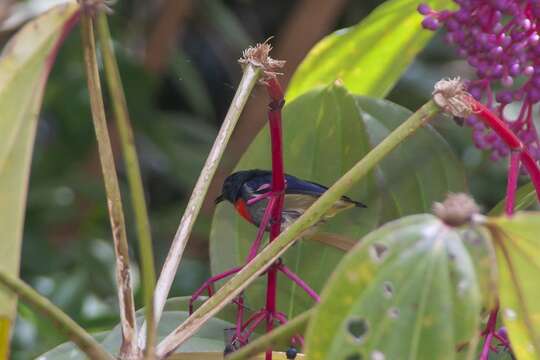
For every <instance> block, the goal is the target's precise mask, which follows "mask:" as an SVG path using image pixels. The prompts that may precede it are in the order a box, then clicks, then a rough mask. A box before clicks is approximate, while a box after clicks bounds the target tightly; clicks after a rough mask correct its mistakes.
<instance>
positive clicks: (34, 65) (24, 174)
mask: <svg viewBox="0 0 540 360" xmlns="http://www.w3.org/2000/svg"><path fill="white" fill-rule="evenodd" d="M78 10H79V6H78V5H77V4H76V3H75V2H70V3H68V4H65V5H60V6H57V7H55V8H53V9H52V10H49V11H48V12H46V13H44V14H42V15H40V16H39V17H38V18H36V19H34V20H32V21H30V22H29V23H28V24H26V25H25V26H24V27H23V28H22V29H21V30H20V31H19V32H18V33H17V34H16V35H15V36H14V37H13V38H12V39H11V40H10V42H9V43H8V44H7V45H6V46H5V48H4V51H3V53H2V56H1V58H0V229H2V241H0V254H1V257H0V269H1V270H2V271H5V272H6V273H8V274H11V275H18V274H19V260H20V249H21V241H22V232H23V231H22V230H23V225H24V214H25V208H26V192H27V186H28V179H29V177H30V163H31V159H32V148H33V146H34V138H35V134H36V126H37V120H38V117H37V116H38V114H39V109H40V107H41V101H42V98H43V93H44V89H45V84H46V82H47V76H48V74H49V72H50V70H51V67H52V65H53V63H54V58H55V56H56V52H57V50H58V47H59V46H60V44H61V42H62V40H63V38H64V37H65V36H66V35H67V33H68V32H69V30H70V29H71V27H72V26H73V24H74V23H75V21H76V20H77V16H78ZM15 299H16V298H15V296H14V295H13V294H8V293H6V292H5V291H3V290H1V289H0V358H4V357H7V350H8V344H9V333H10V331H9V328H10V323H11V320H12V319H13V317H14V313H15Z"/></svg>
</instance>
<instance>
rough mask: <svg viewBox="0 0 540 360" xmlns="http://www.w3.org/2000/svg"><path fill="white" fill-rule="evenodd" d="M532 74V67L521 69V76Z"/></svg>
mask: <svg viewBox="0 0 540 360" xmlns="http://www.w3.org/2000/svg"><path fill="white" fill-rule="evenodd" d="M532 74H534V66H531V65H529V66H526V67H525V69H523V75H526V76H531V75H532Z"/></svg>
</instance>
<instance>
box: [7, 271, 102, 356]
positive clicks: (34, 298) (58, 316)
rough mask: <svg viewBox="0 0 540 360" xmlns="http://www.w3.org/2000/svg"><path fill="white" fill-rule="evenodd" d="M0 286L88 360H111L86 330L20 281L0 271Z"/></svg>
mask: <svg viewBox="0 0 540 360" xmlns="http://www.w3.org/2000/svg"><path fill="white" fill-rule="evenodd" d="M0 284H2V285H3V286H5V287H6V288H8V289H9V290H11V291H12V292H13V293H15V294H17V295H18V296H19V297H20V298H21V299H22V300H23V301H24V302H26V303H27V304H29V305H30V306H32V307H34V308H35V309H36V310H37V311H39V312H40V313H41V314H43V315H44V316H45V317H46V318H48V319H49V320H51V322H53V323H54V325H55V326H56V327H57V328H58V329H59V330H60V331H61V332H62V333H64V334H65V335H66V336H67V337H68V338H69V339H70V340H71V341H73V342H74V343H75V344H76V345H77V346H78V347H79V349H81V351H82V352H84V353H85V354H87V355H88V357H89V358H90V359H97V360H101V359H103V360H112V356H111V355H110V354H109V353H107V351H105V349H104V348H103V347H102V346H101V345H100V344H99V343H98V342H97V341H96V340H95V339H94V338H93V337H92V336H91V335H90V334H88V333H87V332H86V330H84V329H83V328H82V327H80V326H79V324H77V323H76V322H75V321H73V319H72V318H70V317H69V316H68V315H67V314H66V313H64V312H63V311H62V310H61V309H60V308H58V307H57V306H56V305H54V304H53V303H52V302H50V301H49V300H48V299H47V298H45V297H43V296H42V295H41V294H39V293H38V292H37V291H35V290H34V289H32V288H31V287H30V286H28V285H27V284H26V283H24V282H23V281H22V280H20V279H18V278H16V277H13V276H11V275H9V274H7V273H6V272H4V271H0Z"/></svg>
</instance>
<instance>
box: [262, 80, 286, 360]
mask: <svg viewBox="0 0 540 360" xmlns="http://www.w3.org/2000/svg"><path fill="white" fill-rule="evenodd" d="M266 90H267V92H268V95H269V96H270V99H271V101H270V105H269V111H268V120H269V125H270V140H271V144H272V194H273V196H275V197H276V206H274V207H273V209H272V216H271V219H272V223H271V225H270V240H269V242H272V241H273V240H274V239H275V238H276V237H278V236H279V233H280V232H281V212H282V210H283V200H284V192H285V170H284V165H283V138H282V130H281V108H282V107H283V104H284V102H285V101H284V99H283V89H282V88H281V85H280V84H279V82H278V81H277V79H276V78H275V77H273V78H270V79H268V81H267V83H266ZM276 294H277V268H276V266H275V265H271V266H270V268H269V270H268V281H267V288H266V331H267V332H270V331H272V329H273V327H274V314H275V312H276ZM265 358H266V360H272V349H268V350H267V351H266V356H265Z"/></svg>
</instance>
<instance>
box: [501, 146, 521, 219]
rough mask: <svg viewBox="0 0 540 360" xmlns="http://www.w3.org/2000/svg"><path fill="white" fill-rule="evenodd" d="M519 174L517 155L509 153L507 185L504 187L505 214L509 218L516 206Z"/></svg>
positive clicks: (513, 152) (514, 152)
mask: <svg viewBox="0 0 540 360" xmlns="http://www.w3.org/2000/svg"><path fill="white" fill-rule="evenodd" d="M518 174H519V153H518V152H516V151H512V152H511V153H510V160H509V165H508V183H507V186H506V204H505V208H504V211H505V214H506V215H507V216H510V215H512V214H513V213H514V207H515V206H516V189H517V180H518Z"/></svg>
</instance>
